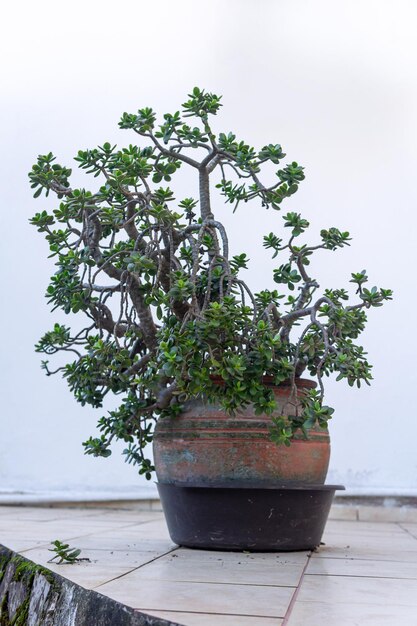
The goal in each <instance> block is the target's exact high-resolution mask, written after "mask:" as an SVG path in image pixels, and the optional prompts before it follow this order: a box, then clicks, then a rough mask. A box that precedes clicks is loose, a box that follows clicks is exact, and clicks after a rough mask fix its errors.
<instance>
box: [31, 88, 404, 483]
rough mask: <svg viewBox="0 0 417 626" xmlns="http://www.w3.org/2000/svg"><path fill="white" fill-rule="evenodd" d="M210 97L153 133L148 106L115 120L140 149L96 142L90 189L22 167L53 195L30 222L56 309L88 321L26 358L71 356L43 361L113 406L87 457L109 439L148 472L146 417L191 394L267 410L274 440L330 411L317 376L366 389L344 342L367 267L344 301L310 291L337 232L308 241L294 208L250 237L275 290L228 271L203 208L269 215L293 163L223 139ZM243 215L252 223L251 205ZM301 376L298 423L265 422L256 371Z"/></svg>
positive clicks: (363, 296) (220, 232) (349, 342)
mask: <svg viewBox="0 0 417 626" xmlns="http://www.w3.org/2000/svg"><path fill="white" fill-rule="evenodd" d="M220 100H221V98H220V97H219V96H217V95H215V94H211V93H207V92H206V91H204V90H201V89H199V88H197V87H196V88H194V89H193V91H192V93H191V94H189V97H188V100H187V101H186V102H185V103H184V104H183V105H182V111H175V112H174V113H166V114H165V115H164V116H163V118H162V120H161V121H160V123H159V124H158V123H157V116H156V113H155V112H154V111H153V110H152V109H151V108H148V107H145V108H142V109H139V110H138V111H137V112H135V113H124V114H123V115H122V118H121V120H120V122H119V126H120V128H121V129H126V130H128V131H129V132H130V133H132V135H133V137H135V138H136V139H137V140H138V143H131V144H129V145H128V146H127V147H125V148H118V147H117V146H115V145H112V144H110V143H108V142H105V143H103V144H102V145H101V146H98V147H97V148H93V149H85V150H80V151H79V152H78V154H77V156H76V157H75V161H76V162H77V163H78V165H79V167H80V168H81V169H83V170H85V171H86V173H87V174H91V175H93V177H94V179H95V180H97V181H99V184H98V185H97V187H96V189H94V190H91V191H90V190H88V189H85V188H84V187H73V186H71V184H70V178H71V169H69V168H68V167H66V166H63V165H59V164H58V163H57V162H56V160H55V157H54V155H53V154H52V153H51V152H50V153H48V154H45V155H41V156H39V158H38V160H37V162H36V164H35V165H34V166H33V168H32V171H31V172H30V173H29V178H30V183H31V187H32V188H33V190H34V195H35V197H38V196H40V195H41V194H42V193H45V194H46V195H47V196H48V195H49V194H50V193H52V194H54V195H55V196H56V198H57V200H58V203H57V206H56V207H55V208H54V210H52V211H51V212H47V211H46V210H43V211H41V212H40V213H37V214H36V215H35V216H34V217H33V219H32V220H31V223H32V224H33V225H34V226H35V227H36V228H37V230H38V231H39V232H41V233H43V234H44V235H45V237H46V240H47V242H48V244H49V247H50V251H51V254H50V256H51V257H52V258H53V259H54V260H55V263H56V272H55V273H54V275H53V276H52V277H51V282H50V284H49V286H48V288H47V293H46V297H47V299H48V302H49V303H50V304H51V305H52V309H53V310H55V309H62V310H63V311H64V312H65V313H66V314H68V315H70V314H77V316H80V317H81V316H84V318H85V319H86V325H85V327H84V328H81V330H79V328H78V327H77V330H76V331H72V330H71V328H70V327H69V326H68V325H64V324H60V323H56V324H55V325H54V327H53V328H52V330H50V331H48V332H47V333H45V335H44V336H43V337H42V338H41V339H40V341H39V343H38V344H37V346H36V350H37V351H38V352H41V353H44V354H45V355H47V357H49V356H51V355H54V354H57V353H60V354H62V355H64V356H68V357H69V356H71V357H72V360H70V362H68V363H66V364H63V365H60V366H59V367H57V368H55V369H50V366H49V362H48V360H45V361H43V362H42V366H43V368H44V369H45V371H46V373H47V375H51V374H54V373H57V372H61V374H62V375H63V377H64V378H65V379H66V380H67V382H68V385H69V388H70V390H71V391H72V392H73V393H74V395H75V398H76V399H77V400H78V401H79V402H80V403H81V404H82V405H85V404H89V405H91V406H92V407H95V408H97V407H102V406H103V404H104V402H105V399H106V396H107V394H114V395H119V396H120V397H121V401H120V404H119V406H118V408H116V409H113V410H111V411H110V412H109V413H108V414H107V415H105V416H103V417H101V419H100V420H99V424H98V425H99V430H100V431H101V434H100V436H99V437H90V438H89V439H88V440H87V441H86V442H84V446H85V452H86V453H87V454H92V455H94V456H102V457H107V456H109V455H110V454H111V444H112V441H113V440H122V441H124V442H126V444H127V446H126V448H125V449H124V454H125V457H126V461H127V462H129V463H133V464H137V465H138V467H139V472H140V473H141V474H145V476H146V477H147V478H148V479H150V478H151V471H152V469H153V467H152V464H151V462H150V460H149V459H148V458H147V456H146V453H145V452H144V451H145V448H146V446H147V444H149V442H150V441H151V440H152V434H153V428H154V425H155V421H156V420H157V419H159V418H163V417H165V416H175V415H177V414H178V413H180V412H181V410H182V406H183V403H184V401H186V400H187V399H189V398H195V397H199V396H201V395H204V396H205V397H206V398H207V399H208V400H209V401H213V402H216V403H219V404H220V405H221V406H222V407H223V408H224V409H225V410H227V411H228V412H229V413H231V414H232V413H233V412H235V411H238V410H239V409H241V408H244V407H245V406H247V405H248V404H253V405H254V408H255V410H256V412H257V413H258V414H261V413H264V414H269V415H273V416H274V428H273V432H272V437H273V439H274V441H276V442H277V444H286V445H289V444H290V443H291V440H292V438H293V437H294V435H295V434H296V433H297V432H300V431H301V432H302V433H304V434H305V435H306V433H307V430H308V429H309V428H312V427H313V426H315V425H318V426H320V427H323V428H325V427H326V425H327V421H328V420H329V419H330V418H331V416H332V413H333V409H332V408H331V407H329V406H327V405H326V404H324V383H323V379H324V378H325V377H326V376H330V375H335V376H336V379H337V380H342V379H344V380H346V381H347V383H348V384H349V385H350V386H353V385H357V386H358V387H359V386H360V385H361V383H366V384H369V382H370V380H371V378H372V375H371V367H372V366H371V365H370V363H369V362H368V360H367V354H366V352H365V350H364V349H363V347H362V346H361V345H359V344H358V343H357V342H356V340H357V338H358V337H359V335H360V334H361V333H362V331H363V330H364V328H365V324H366V321H367V311H368V310H369V309H371V308H374V307H375V308H377V307H380V306H382V304H383V303H384V302H385V301H386V300H390V299H391V296H392V292H391V290H390V289H383V288H378V287H368V286H367V283H368V276H367V273H366V271H365V270H362V271H359V272H354V273H352V274H351V279H350V282H351V283H352V284H353V286H354V289H355V292H356V297H355V301H354V303H352V304H350V299H351V294H350V293H349V292H348V290H347V289H346V288H344V287H343V286H336V287H335V288H332V289H324V290H322V291H321V292H320V291H319V282H318V280H317V279H316V277H315V276H314V274H313V271H312V270H313V269H314V267H313V266H314V263H313V260H314V258H315V255H316V254H321V253H329V252H334V251H336V250H338V249H340V248H343V247H345V246H348V245H350V243H349V242H350V236H349V233H348V232H347V231H345V230H339V229H338V228H336V227H334V226H331V227H329V228H326V229H323V230H321V231H320V233H319V235H318V237H317V238H315V239H313V240H312V241H311V242H307V241H306V240H305V238H306V233H307V231H308V229H309V222H308V221H307V220H306V219H304V218H303V217H302V216H301V215H300V214H299V213H297V212H295V211H290V212H288V213H286V214H285V215H283V216H282V220H281V219H277V222H279V223H278V224H277V227H279V228H280V232H279V234H276V233H275V232H271V233H269V234H266V235H265V237H264V239H263V246H264V247H265V248H267V249H268V250H270V251H271V253H272V258H273V259H275V258H277V266H276V267H275V268H272V278H273V280H274V282H275V285H276V289H268V288H261V289H259V290H258V291H256V292H253V291H252V290H251V289H250V288H249V286H248V285H247V283H246V282H245V281H244V280H243V279H242V278H241V272H242V271H244V270H245V268H246V267H247V264H248V258H247V255H246V254H245V253H239V254H234V255H232V254H231V252H230V250H229V241H228V237H227V233H226V230H225V228H224V226H223V224H222V223H221V222H220V221H219V219H218V218H217V217H216V216H215V215H214V207H216V209H217V207H219V205H220V200H221V196H222V197H223V205H225V206H226V207H227V205H228V204H229V205H231V206H232V207H233V210H234V211H236V210H237V209H238V208H239V206H240V205H241V204H242V203H250V202H252V203H254V202H257V203H258V205H260V206H261V207H264V208H265V209H270V210H273V211H276V212H277V216H278V215H279V211H280V210H281V205H282V203H283V202H285V200H286V199H287V198H289V197H291V196H293V195H294V194H295V193H296V192H297V190H298V188H299V185H300V184H301V183H302V181H303V180H304V177H305V176H304V168H303V167H302V166H301V165H299V164H298V163H297V162H295V161H291V162H289V163H287V164H286V165H283V164H281V161H282V160H283V159H284V158H285V156H286V155H285V153H284V151H283V149H282V147H281V145H280V144H278V143H268V144H266V145H264V146H263V147H261V148H260V149H255V148H254V147H252V146H250V145H249V144H247V143H246V142H245V141H242V140H240V139H238V138H237V137H236V136H235V134H233V133H232V132H226V133H225V132H219V133H217V132H215V131H214V129H213V126H212V119H213V116H215V115H216V114H217V113H218V111H219V109H220V107H221V102H220ZM247 122H248V125H249V126H250V124H251V118H250V113H249V112H248V116H247ZM184 168H187V169H188V170H189V171H190V172H193V173H194V174H195V176H196V186H198V193H197V196H196V197H195V198H194V197H191V196H187V197H177V196H176V194H175V192H174V187H173V186H171V181H172V179H173V178H174V177H176V176H178V174H179V172H181V170H183V169H184ZM211 181H214V185H213V184H211ZM223 208H225V207H223ZM254 209H255V210H256V207H254ZM237 219H238V218H237ZM249 219H250V220H251V219H252V220H254V221H255V220H259V214H258V212H256V213H253V214H252V217H250V218H249ZM249 225H250V224H249ZM237 226H239V223H238V224H237ZM303 372H307V373H308V374H309V375H310V376H312V377H314V378H315V379H316V380H317V389H316V390H314V389H313V390H310V391H309V392H308V393H307V392H306V393H305V394H304V395H303V398H302V400H303V404H304V411H303V413H302V415H299V414H298V413H297V410H295V411H294V413H296V414H295V415H290V416H289V417H288V418H287V417H286V418H284V417H283V416H280V415H277V414H276V411H277V405H276V402H275V400H274V395H273V392H272V390H271V388H270V387H268V386H267V385H265V384H264V377H265V376H268V377H270V378H271V379H272V380H273V382H274V383H275V384H276V385H279V384H280V383H282V382H284V381H290V382H291V387H292V392H293V394H294V395H296V394H297V387H296V379H297V378H298V377H300V376H301V375H302V374H303ZM219 378H221V379H222V381H223V384H222V385H219V384H216V382H215V381H216V380H218V379H219ZM292 404H293V406H296V407H298V402H293V403H292Z"/></svg>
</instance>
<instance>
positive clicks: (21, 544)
mask: <svg viewBox="0 0 417 626" xmlns="http://www.w3.org/2000/svg"><path fill="white" fill-rule="evenodd" d="M0 545H3V546H4V547H5V548H9V550H14V552H25V551H26V550H32V549H33V548H37V547H39V546H43V545H45V541H35V540H34V539H32V540H31V539H20V538H19V537H8V538H6V537H2V536H1V535H0Z"/></svg>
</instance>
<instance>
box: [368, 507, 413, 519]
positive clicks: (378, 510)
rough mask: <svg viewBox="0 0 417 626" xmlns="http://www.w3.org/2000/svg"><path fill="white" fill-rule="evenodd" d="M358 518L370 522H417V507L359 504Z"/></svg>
mask: <svg viewBox="0 0 417 626" xmlns="http://www.w3.org/2000/svg"><path fill="white" fill-rule="evenodd" d="M358 519H359V520H364V521H369V522H417V508H416V507H383V506H359V507H358Z"/></svg>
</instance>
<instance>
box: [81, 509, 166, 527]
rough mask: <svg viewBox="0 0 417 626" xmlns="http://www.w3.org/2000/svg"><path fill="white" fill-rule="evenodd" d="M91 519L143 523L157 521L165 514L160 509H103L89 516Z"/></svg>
mask: <svg viewBox="0 0 417 626" xmlns="http://www.w3.org/2000/svg"><path fill="white" fill-rule="evenodd" d="M89 518H90V519H100V520H101V521H103V522H108V521H111V520H116V521H120V522H127V523H129V524H130V523H131V524H143V523H147V522H153V521H155V522H157V521H160V520H162V519H163V514H162V513H159V512H158V511H123V510H122V511H117V510H112V509H109V510H101V511H99V512H97V511H96V512H94V513H92V515H90V516H89Z"/></svg>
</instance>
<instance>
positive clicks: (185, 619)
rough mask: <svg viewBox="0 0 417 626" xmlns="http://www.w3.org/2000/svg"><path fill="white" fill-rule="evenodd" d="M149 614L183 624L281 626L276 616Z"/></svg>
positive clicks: (149, 612)
mask: <svg viewBox="0 0 417 626" xmlns="http://www.w3.org/2000/svg"><path fill="white" fill-rule="evenodd" d="M148 615H154V616H155V617H161V618H163V619H166V620H169V621H171V622H174V623H176V622H178V623H179V624H181V625H183V626H281V624H282V620H280V619H276V618H275V617H247V616H242V615H224V614H223V615H214V614H213V613H211V614H209V613H184V612H180V611H177V612H175V611H148Z"/></svg>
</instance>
